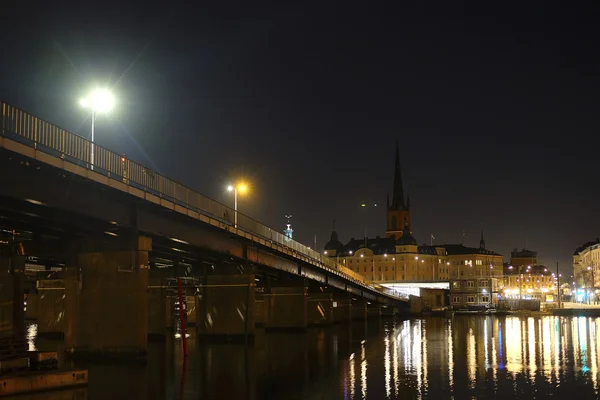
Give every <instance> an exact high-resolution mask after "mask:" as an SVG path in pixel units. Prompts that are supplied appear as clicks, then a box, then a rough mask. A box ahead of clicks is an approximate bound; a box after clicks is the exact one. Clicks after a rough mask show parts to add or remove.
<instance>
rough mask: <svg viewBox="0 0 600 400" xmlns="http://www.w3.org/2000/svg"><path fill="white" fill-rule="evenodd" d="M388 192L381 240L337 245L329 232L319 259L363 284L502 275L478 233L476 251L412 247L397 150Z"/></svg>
mask: <svg viewBox="0 0 600 400" xmlns="http://www.w3.org/2000/svg"><path fill="white" fill-rule="evenodd" d="M393 188H394V189H393V193H392V199H391V201H390V199H389V198H388V202H387V203H388V207H387V215H386V236H385V237H380V236H376V237H375V238H362V239H355V238H352V239H350V241H349V242H348V243H346V244H343V243H342V242H341V241H340V239H339V236H338V234H337V232H336V231H335V227H334V230H333V231H332V233H331V237H330V240H329V242H327V243H326V244H325V248H324V250H325V251H324V254H325V255H326V256H328V257H331V258H336V260H337V261H338V263H339V264H342V265H343V266H345V267H347V268H349V269H351V270H352V271H354V272H356V273H358V274H360V275H362V276H363V277H364V278H365V279H366V280H370V281H374V282H378V283H383V284H386V283H391V282H432V281H434V282H435V281H442V282H449V281H450V279H452V278H454V279H462V278H466V277H469V278H470V277H481V278H490V277H501V276H502V256H501V255H500V254H497V253H495V252H493V251H490V250H487V249H486V248H485V241H484V240H483V232H482V234H481V240H480V245H479V247H478V248H475V247H467V246H464V245H462V244H455V245H452V244H444V245H419V244H418V242H417V239H415V237H414V236H413V233H412V231H411V218H410V201H409V198H408V196H407V197H406V199H405V198H404V188H403V185H402V176H401V170H400V157H399V152H398V147H396V158H395V169H394V185H393ZM490 289H491V288H490Z"/></svg>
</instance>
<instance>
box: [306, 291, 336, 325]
mask: <svg viewBox="0 0 600 400" xmlns="http://www.w3.org/2000/svg"><path fill="white" fill-rule="evenodd" d="M306 318H307V323H308V325H329V324H331V323H333V294H331V293H320V292H318V293H311V294H309V295H308V299H307V300H306Z"/></svg>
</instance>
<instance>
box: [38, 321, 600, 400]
mask: <svg viewBox="0 0 600 400" xmlns="http://www.w3.org/2000/svg"><path fill="white" fill-rule="evenodd" d="M32 329H33V328H32ZM32 332H33V330H32ZM599 333H600V319H594V318H584V317H581V318H564V317H561V318H559V317H541V318H534V317H528V318H517V317H497V318H495V317H469V316H464V317H463V316H460V317H459V316H456V317H454V318H453V319H450V320H448V319H441V318H429V319H421V320H410V321H401V322H397V323H393V322H381V321H377V322H375V323H359V324H352V325H336V326H332V327H328V328H323V329H316V328H315V329H309V330H308V332H307V333H300V334H281V333H278V334H271V333H265V332H264V331H262V330H258V333H257V337H256V343H255V345H254V346H251V347H245V346H244V345H237V344H208V343H204V342H202V341H200V340H198V338H196V337H195V335H194V334H192V337H191V338H190V340H189V342H188V343H189V357H188V358H187V361H185V362H184V361H183V355H182V353H181V343H180V341H178V340H176V339H173V338H170V339H169V340H168V341H167V343H153V344H151V346H150V350H149V358H148V364H147V365H146V366H139V365H116V366H115V365H103V364H86V365H85V366H86V367H88V368H89V370H90V385H89V388H88V390H89V395H90V397H91V398H130V399H233V398H235V399H282V398H285V399H323V398H326V399H345V400H346V399H347V400H351V399H352V400H354V399H356V400H358V399H390V400H393V399H405V398H417V399H418V398H436V399H449V398H456V399H459V398H487V399H490V398H492V399H494V398H498V399H500V398H511V399H512V398H522V399H528V398H545V397H548V396H553V398H572V397H573V394H576V395H577V398H578V399H580V398H584V399H587V398H590V399H593V398H597V397H598V394H599V383H598V374H599V366H598V363H599V360H598V358H599V354H598V352H599V345H600V336H599ZM32 345H33V346H36V347H37V348H44V349H49V346H52V344H51V343H50V344H49V343H40V342H39V341H38V342H37V343H33V344H32ZM59 347H60V346H59ZM107 382H110V384H107ZM65 395H66V396H67V397H66V398H70V397H68V394H65Z"/></svg>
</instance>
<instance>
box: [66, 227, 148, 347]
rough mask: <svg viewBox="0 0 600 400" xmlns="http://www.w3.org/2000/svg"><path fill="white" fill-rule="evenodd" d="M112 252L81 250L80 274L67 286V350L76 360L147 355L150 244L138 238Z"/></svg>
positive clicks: (107, 249) (78, 272)
mask: <svg viewBox="0 0 600 400" xmlns="http://www.w3.org/2000/svg"><path fill="white" fill-rule="evenodd" d="M89 244H91V246H92V247H93V246H95V245H96V244H95V243H94V242H90V243H89ZM113 246H115V247H112V246H111V247H109V248H103V249H100V250H96V251H94V250H92V249H91V248H87V247H86V246H83V249H82V251H81V252H80V253H78V254H77V256H76V260H77V261H76V264H75V265H76V266H77V270H76V271H71V273H72V274H73V275H71V276H70V277H68V278H67V279H66V280H65V286H66V299H67V305H66V308H67V330H66V332H65V344H66V347H67V349H68V350H67V351H68V352H69V353H70V354H71V355H73V356H74V357H102V358H122V357H124V358H132V357H136V358H137V357H145V355H146V350H147V335H148V252H149V251H150V250H151V247H152V240H151V239H150V238H147V237H142V236H139V237H137V236H136V237H133V238H131V240H124V241H122V242H120V243H118V244H117V245H113Z"/></svg>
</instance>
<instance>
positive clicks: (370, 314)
mask: <svg viewBox="0 0 600 400" xmlns="http://www.w3.org/2000/svg"><path fill="white" fill-rule="evenodd" d="M367 318H369V319H371V318H381V304H379V303H373V302H372V303H371V304H367Z"/></svg>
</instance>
